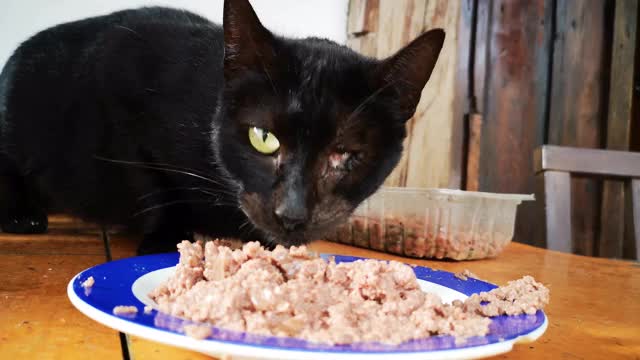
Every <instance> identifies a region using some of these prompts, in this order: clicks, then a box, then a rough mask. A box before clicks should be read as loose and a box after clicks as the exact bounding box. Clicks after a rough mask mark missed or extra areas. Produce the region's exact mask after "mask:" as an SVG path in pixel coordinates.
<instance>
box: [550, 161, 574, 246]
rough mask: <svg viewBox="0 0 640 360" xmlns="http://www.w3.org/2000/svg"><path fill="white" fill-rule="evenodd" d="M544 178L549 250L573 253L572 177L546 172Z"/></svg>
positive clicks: (566, 173) (566, 174)
mask: <svg viewBox="0 0 640 360" xmlns="http://www.w3.org/2000/svg"><path fill="white" fill-rule="evenodd" d="M543 176H544V206H545V214H546V215H545V218H546V222H547V249H550V250H556V251H562V252H568V253H571V252H572V250H573V248H572V246H571V239H572V237H571V175H570V174H569V173H568V172H561V171H545V172H544V175H543Z"/></svg>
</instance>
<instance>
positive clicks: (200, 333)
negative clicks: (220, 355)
mask: <svg viewBox="0 0 640 360" xmlns="http://www.w3.org/2000/svg"><path fill="white" fill-rule="evenodd" d="M183 331H184V334H185V335H187V336H189V337H192V338H194V339H198V340H202V339H206V338H208V337H209V336H211V333H212V331H211V327H210V326H206V325H185V326H184V328H183Z"/></svg>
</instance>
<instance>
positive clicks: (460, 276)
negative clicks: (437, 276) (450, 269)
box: [454, 269, 482, 281]
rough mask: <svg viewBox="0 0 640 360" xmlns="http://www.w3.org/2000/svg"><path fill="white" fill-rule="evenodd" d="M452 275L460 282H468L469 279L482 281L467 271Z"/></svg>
mask: <svg viewBox="0 0 640 360" xmlns="http://www.w3.org/2000/svg"><path fill="white" fill-rule="evenodd" d="M454 275H455V277H457V278H458V279H460V280H464V281H467V280H469V278H472V279H477V280H482V279H481V278H479V277H478V275H476V274H474V273H472V272H471V271H470V270H469V269H464V270H462V271H461V272H459V273H455V274H454Z"/></svg>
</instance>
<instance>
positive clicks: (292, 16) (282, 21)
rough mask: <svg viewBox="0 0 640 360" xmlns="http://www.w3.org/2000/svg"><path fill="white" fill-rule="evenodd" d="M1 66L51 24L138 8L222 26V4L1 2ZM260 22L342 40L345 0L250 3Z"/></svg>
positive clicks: (211, 0)
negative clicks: (183, 13) (178, 11)
mask: <svg viewBox="0 0 640 360" xmlns="http://www.w3.org/2000/svg"><path fill="white" fill-rule="evenodd" d="M0 3H1V4H0V67H2V65H4V63H5V62H6V60H7V59H8V58H9V56H10V55H11V53H12V52H13V50H14V49H15V48H16V47H17V46H18V45H19V44H20V43H21V42H22V41H24V40H26V39H27V38H28V37H30V36H31V35H33V34H35V33H37V32H38V31H40V30H43V29H45V28H47V27H50V26H52V25H56V24H59V23H63V22H67V21H72V20H78V19H82V18H85V17H88V16H95V15H102V14H106V13H109V12H112V11H116V10H122V9H127V8H135V7H139V6H149V5H163V6H172V7H177V8H183V9H187V10H191V11H193V12H196V13H198V14H200V15H203V16H205V17H207V18H208V19H210V20H212V21H214V22H217V23H221V22H222V4H223V0H156V1H154V0H0ZM251 3H252V4H253V7H254V9H255V11H256V13H257V14H258V17H259V18H260V20H261V21H262V23H263V24H264V25H265V26H266V27H267V28H269V29H270V30H271V31H273V32H275V33H278V34H282V35H288V36H292V37H305V36H319V37H325V38H328V39H331V40H334V41H337V42H339V43H344V42H345V41H346V29H347V6H348V5H347V4H348V0H251Z"/></svg>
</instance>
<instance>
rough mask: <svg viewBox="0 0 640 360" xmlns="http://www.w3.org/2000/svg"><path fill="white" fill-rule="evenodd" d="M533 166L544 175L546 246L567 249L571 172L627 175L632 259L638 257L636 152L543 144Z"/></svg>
mask: <svg viewBox="0 0 640 360" xmlns="http://www.w3.org/2000/svg"><path fill="white" fill-rule="evenodd" d="M534 166H535V171H536V173H537V174H541V175H542V176H543V178H544V201H545V217H546V231H547V248H548V249H552V250H558V251H564V252H571V251H572V246H571V240H572V233H571V174H580V175H591V176H599V177H604V178H618V179H621V178H622V179H630V181H631V197H632V204H633V205H632V206H633V224H634V235H635V248H636V249H635V250H636V259H639V260H640V153H636V152H626V151H613V150H596V149H583V148H572V147H562V146H552V145H544V146H541V147H539V148H538V149H536V151H535V154H534Z"/></svg>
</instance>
